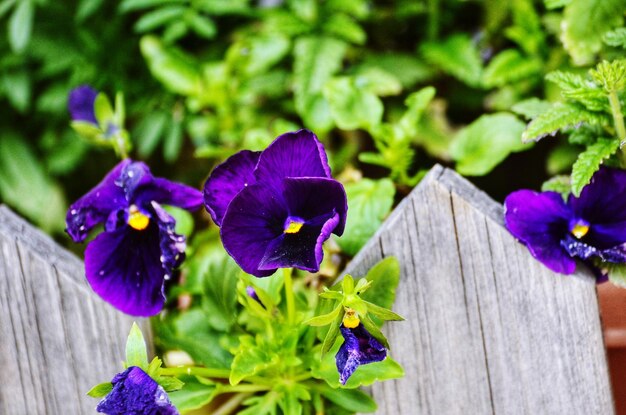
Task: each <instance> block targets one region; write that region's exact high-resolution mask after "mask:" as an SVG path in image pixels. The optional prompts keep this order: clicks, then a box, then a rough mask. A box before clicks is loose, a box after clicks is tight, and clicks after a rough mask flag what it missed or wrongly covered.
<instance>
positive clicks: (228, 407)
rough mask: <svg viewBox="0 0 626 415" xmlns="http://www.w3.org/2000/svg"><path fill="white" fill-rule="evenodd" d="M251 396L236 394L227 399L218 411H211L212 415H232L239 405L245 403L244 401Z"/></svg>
mask: <svg viewBox="0 0 626 415" xmlns="http://www.w3.org/2000/svg"><path fill="white" fill-rule="evenodd" d="M250 396H252V394H251V393H238V394H236V395H233V397H232V398H230V399H228V400H227V401H225V402H224V403H223V404H222V405H221V406H220V407H219V409H218V410H216V411H213V415H228V414H232V413H233V411H234V410H235V409H237V408H239V405H241V403H242V402H243V401H245V400H246V399H248V397H250Z"/></svg>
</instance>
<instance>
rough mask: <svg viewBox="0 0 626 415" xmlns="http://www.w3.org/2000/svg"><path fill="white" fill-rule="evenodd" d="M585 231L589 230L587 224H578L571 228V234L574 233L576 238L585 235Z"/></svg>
mask: <svg viewBox="0 0 626 415" xmlns="http://www.w3.org/2000/svg"><path fill="white" fill-rule="evenodd" d="M587 232H589V226H587V225H580V224H579V225H576V226H574V229H572V235H574V236H575V237H576V238H578V239H580V238H582V237H583V236H585V235H587Z"/></svg>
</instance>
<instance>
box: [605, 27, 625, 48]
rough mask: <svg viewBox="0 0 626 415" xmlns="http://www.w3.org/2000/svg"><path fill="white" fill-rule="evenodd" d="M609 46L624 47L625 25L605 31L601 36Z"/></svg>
mask: <svg viewBox="0 0 626 415" xmlns="http://www.w3.org/2000/svg"><path fill="white" fill-rule="evenodd" d="M602 40H604V43H606V44H607V45H609V46H614V47H622V48H624V49H626V27H620V28H617V29H615V30H612V31H610V32H606V33H605V34H604V37H603V38H602Z"/></svg>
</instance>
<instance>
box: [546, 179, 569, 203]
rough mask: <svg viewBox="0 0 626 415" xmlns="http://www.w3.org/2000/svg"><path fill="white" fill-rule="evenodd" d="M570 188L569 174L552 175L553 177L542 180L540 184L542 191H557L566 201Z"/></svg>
mask: <svg viewBox="0 0 626 415" xmlns="http://www.w3.org/2000/svg"><path fill="white" fill-rule="evenodd" d="M571 190H572V184H571V182H570V177H569V176H554V177H553V178H551V179H549V180H547V181H545V182H543V184H542V185H541V191H542V192H557V193H560V194H561V196H562V197H563V200H564V201H567V197H568V196H569V194H570V191H571Z"/></svg>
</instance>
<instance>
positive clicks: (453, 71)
mask: <svg viewBox="0 0 626 415" xmlns="http://www.w3.org/2000/svg"><path fill="white" fill-rule="evenodd" d="M421 52H422V55H423V56H424V58H425V59H426V60H427V61H429V62H430V63H432V64H433V65H436V66H437V67H439V68H440V69H441V70H442V71H444V72H446V73H448V74H450V75H452V76H454V77H455V78H457V79H459V80H460V81H462V82H464V83H466V84H467V85H469V86H472V87H480V85H481V77H482V62H481V59H480V53H479V52H478V49H477V48H476V46H475V45H474V43H473V42H472V39H471V38H470V37H469V36H468V35H466V34H456V35H453V36H451V37H449V38H447V39H446V40H445V41H443V42H428V43H424V44H423V45H422V47H421Z"/></svg>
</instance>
